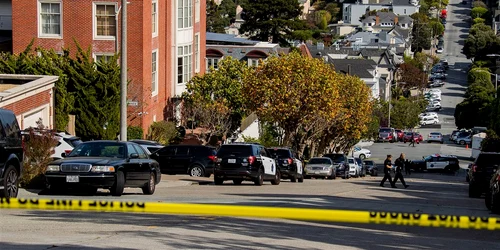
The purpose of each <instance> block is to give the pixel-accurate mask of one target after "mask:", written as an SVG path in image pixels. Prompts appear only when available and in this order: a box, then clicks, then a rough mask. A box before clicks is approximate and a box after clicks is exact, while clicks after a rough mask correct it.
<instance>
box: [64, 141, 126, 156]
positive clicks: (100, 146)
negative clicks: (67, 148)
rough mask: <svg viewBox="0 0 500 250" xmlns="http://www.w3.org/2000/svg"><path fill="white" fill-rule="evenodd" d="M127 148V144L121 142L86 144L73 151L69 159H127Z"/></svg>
mask: <svg viewBox="0 0 500 250" xmlns="http://www.w3.org/2000/svg"><path fill="white" fill-rule="evenodd" d="M125 147H126V145H125V144H123V143H119V142H101V141H94V142H84V143H81V144H80V145H78V146H77V147H76V148H75V149H73V151H71V153H70V154H69V155H68V157H114V158H125Z"/></svg>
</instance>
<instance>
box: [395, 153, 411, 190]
mask: <svg viewBox="0 0 500 250" xmlns="http://www.w3.org/2000/svg"><path fill="white" fill-rule="evenodd" d="M405 163H406V159H405V154H404V153H401V155H400V156H399V158H397V159H396V161H395V162H394V165H396V176H394V182H393V183H394V186H395V185H396V182H397V181H398V179H400V180H401V183H402V184H403V186H404V187H405V188H408V187H409V186H410V185H406V182H405V179H404V178H403V174H402V173H401V171H403V169H404V168H405Z"/></svg>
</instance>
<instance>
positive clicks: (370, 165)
mask: <svg viewBox="0 0 500 250" xmlns="http://www.w3.org/2000/svg"><path fill="white" fill-rule="evenodd" d="M363 163H364V164H365V166H366V172H367V173H368V174H369V175H371V176H377V175H378V167H377V164H375V162H374V161H371V160H365V161H363Z"/></svg>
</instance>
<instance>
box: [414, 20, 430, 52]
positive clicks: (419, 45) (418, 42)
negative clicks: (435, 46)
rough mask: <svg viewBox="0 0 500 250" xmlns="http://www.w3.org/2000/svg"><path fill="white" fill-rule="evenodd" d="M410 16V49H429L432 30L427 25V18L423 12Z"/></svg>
mask: <svg viewBox="0 0 500 250" xmlns="http://www.w3.org/2000/svg"><path fill="white" fill-rule="evenodd" d="M411 17H412V18H413V30H412V50H414V51H421V50H422V49H425V50H428V49H430V48H431V33H432V30H431V26H430V25H429V18H428V17H427V15H425V14H423V13H414V14H412V15H411Z"/></svg>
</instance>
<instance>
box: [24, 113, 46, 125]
mask: <svg viewBox="0 0 500 250" xmlns="http://www.w3.org/2000/svg"><path fill="white" fill-rule="evenodd" d="M43 111H44V110H43V109H42V110H39V111H36V112H34V113H31V114H27V115H24V119H23V129H26V128H29V127H34V128H36V127H38V125H37V124H36V123H37V122H38V120H40V118H41V119H42V122H43V123H45V121H43V120H44V119H43ZM44 125H45V124H44Z"/></svg>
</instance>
